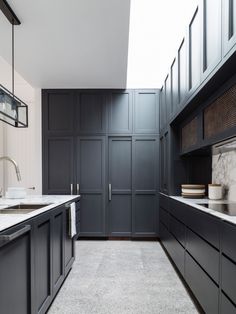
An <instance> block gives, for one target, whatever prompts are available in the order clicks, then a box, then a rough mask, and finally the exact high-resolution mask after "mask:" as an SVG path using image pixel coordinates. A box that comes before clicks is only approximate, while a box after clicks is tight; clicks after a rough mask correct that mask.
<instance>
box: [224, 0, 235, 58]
mask: <svg viewBox="0 0 236 314" xmlns="http://www.w3.org/2000/svg"><path fill="white" fill-rule="evenodd" d="M222 11H223V12H222V23H223V25H222V36H223V38H222V41H223V53H224V56H226V55H227V54H228V53H229V52H230V51H232V50H233V49H232V48H233V47H234V46H235V44H236V1H235V0H225V1H222Z"/></svg>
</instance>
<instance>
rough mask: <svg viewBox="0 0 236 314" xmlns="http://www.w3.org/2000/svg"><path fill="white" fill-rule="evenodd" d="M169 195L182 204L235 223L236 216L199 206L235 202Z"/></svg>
mask: <svg viewBox="0 0 236 314" xmlns="http://www.w3.org/2000/svg"><path fill="white" fill-rule="evenodd" d="M169 197H170V198H172V199H174V200H177V201H179V202H182V203H184V204H187V205H190V206H192V207H194V208H197V209H199V210H201V211H203V212H205V213H208V214H210V215H212V216H215V217H217V218H220V219H221V220H224V221H228V222H231V223H233V224H236V216H229V215H227V214H223V213H220V212H218V211H216V210H213V209H210V208H207V207H204V206H201V204H235V205H236V203H235V202H232V201H228V200H220V201H212V200H209V199H208V198H201V199H192V198H184V197H182V196H169Z"/></svg>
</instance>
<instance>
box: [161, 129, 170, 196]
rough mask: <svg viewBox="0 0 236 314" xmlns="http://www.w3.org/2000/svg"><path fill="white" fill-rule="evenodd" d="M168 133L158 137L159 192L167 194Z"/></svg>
mask: <svg viewBox="0 0 236 314" xmlns="http://www.w3.org/2000/svg"><path fill="white" fill-rule="evenodd" d="M169 144H170V143H169V132H168V131H167V132H165V133H164V134H163V135H161V137H160V191H161V192H162V193H165V194H168V193H169V169H170V163H169V161H170V160H169V157H170V155H169V151H170V148H169Z"/></svg>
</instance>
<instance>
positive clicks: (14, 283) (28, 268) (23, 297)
mask: <svg viewBox="0 0 236 314" xmlns="http://www.w3.org/2000/svg"><path fill="white" fill-rule="evenodd" d="M31 230H32V228H31V225H30V224H21V225H19V226H18V227H15V228H11V229H8V231H6V232H1V234H0V291H1V292H0V313H4V314H30V313H32V306H33V302H32V285H33V282H32V278H33V252H32V241H31V239H32V236H31V233H32V231H31ZM3 238H4V239H3Z"/></svg>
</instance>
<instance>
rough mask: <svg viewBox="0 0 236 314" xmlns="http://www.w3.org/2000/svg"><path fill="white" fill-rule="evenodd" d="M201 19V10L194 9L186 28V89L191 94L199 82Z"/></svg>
mask: <svg viewBox="0 0 236 314" xmlns="http://www.w3.org/2000/svg"><path fill="white" fill-rule="evenodd" d="M201 21H202V11H201V9H200V8H199V7H197V9H196V10H195V13H194V15H193V18H192V20H191V22H190V24H189V28H188V36H189V38H188V44H189V45H188V49H189V51H188V64H187V65H188V91H189V93H190V94H192V93H193V92H194V91H195V90H196V88H197V87H198V86H199V85H200V82H201V71H200V69H201V29H202V28H201Z"/></svg>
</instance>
